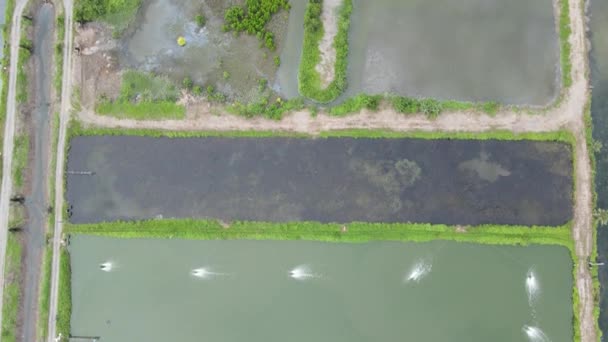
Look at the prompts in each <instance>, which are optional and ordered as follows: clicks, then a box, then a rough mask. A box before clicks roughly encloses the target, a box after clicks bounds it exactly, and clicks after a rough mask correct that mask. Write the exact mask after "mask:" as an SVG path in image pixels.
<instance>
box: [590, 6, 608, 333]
mask: <svg viewBox="0 0 608 342" xmlns="http://www.w3.org/2000/svg"><path fill="white" fill-rule="evenodd" d="M589 14H590V16H591V20H590V38H591V46H592V48H591V51H590V59H591V83H592V85H593V92H592V99H591V100H592V101H591V115H592V117H593V138H594V139H595V140H597V141H600V142H601V143H602V144H603V145H604V147H603V149H602V151H601V152H600V153H596V154H595V158H596V163H597V165H596V177H595V186H596V191H597V194H598V196H597V205H598V207H600V208H608V198H607V194H608V154H607V153H606V151H607V149H608V1H607V0H592V1H591V5H590V11H589ZM607 229H608V228H607V227H606V226H600V227H598V231H597V235H598V237H597V244H598V253H599V260H598V261H600V262H605V263H608V230H607ZM599 277H600V283H601V287H602V290H601V298H600V328H601V329H602V331H603V333H604V340H605V339H606V336H608V291H607V286H608V269H607V268H606V266H603V267H600V268H599Z"/></svg>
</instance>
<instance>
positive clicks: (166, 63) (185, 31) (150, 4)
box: [120, 0, 289, 100]
mask: <svg viewBox="0 0 608 342" xmlns="http://www.w3.org/2000/svg"><path fill="white" fill-rule="evenodd" d="M236 2H237V1H223V2H222V1H213V0H208V1H200V0H184V1H177V0H146V1H145V2H144V5H143V7H142V10H140V13H139V14H138V18H137V20H136V23H135V24H134V26H133V27H132V28H131V30H130V31H129V32H128V33H127V34H126V36H125V37H124V38H123V39H122V48H121V54H120V60H121V64H122V66H123V67H125V68H129V67H130V68H137V69H140V70H145V71H155V72H157V73H160V74H163V75H168V76H169V77H170V78H172V79H173V80H174V81H175V82H176V83H178V84H180V85H181V82H182V80H183V79H184V78H185V77H186V76H188V77H190V78H191V79H192V80H193V81H194V83H195V84H198V85H201V86H207V85H213V86H214V87H216V89H217V90H219V91H221V92H222V93H224V94H226V95H228V96H229V97H230V98H232V99H240V100H253V99H255V98H257V96H258V95H259V94H258V82H259V80H260V79H266V80H268V81H269V84H273V82H274V79H275V73H276V68H277V67H276V66H275V65H274V60H273V57H274V56H275V55H278V54H279V53H280V51H281V50H282V46H283V37H284V36H285V27H286V26H287V20H288V17H289V13H288V12H286V11H280V12H279V13H277V14H276V15H275V16H274V18H273V20H272V21H271V22H270V23H269V28H270V29H271V31H272V32H274V33H275V36H276V39H275V41H276V44H277V50H276V51H274V52H273V51H270V50H268V49H266V48H260V46H259V44H260V43H259V41H258V39H257V38H256V37H254V36H249V35H247V34H244V33H243V34H240V35H239V36H235V35H233V33H232V32H223V31H222V26H223V24H224V12H225V9H227V8H228V7H229V6H230V5H231V4H232V3H236ZM199 13H202V14H204V16H205V17H206V19H207V22H206V24H205V26H204V27H203V28H199V27H198V26H197V24H196V23H195V21H194V18H195V16H196V15H197V14H199ZM179 36H184V37H185V39H186V46H185V47H179V46H178V45H177V38H178V37H179ZM225 72H226V73H227V74H226V73H225Z"/></svg>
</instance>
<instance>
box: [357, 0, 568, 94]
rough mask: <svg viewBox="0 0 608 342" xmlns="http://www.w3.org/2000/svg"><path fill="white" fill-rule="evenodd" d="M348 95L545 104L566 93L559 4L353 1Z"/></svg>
mask: <svg viewBox="0 0 608 342" xmlns="http://www.w3.org/2000/svg"><path fill="white" fill-rule="evenodd" d="M353 6H354V7H353V12H352V18H351V30H350V39H349V44H350V46H349V60H348V62H349V65H348V82H349V87H348V89H347V95H346V96H350V95H353V94H357V93H360V92H366V93H372V94H378V93H384V92H392V93H397V94H400V95H407V96H421V97H434V98H440V99H456V100H472V101H500V102H504V103H508V104H533V105H544V104H547V103H549V102H550V101H551V100H552V99H553V98H554V97H555V95H556V94H557V93H558V79H559V64H558V63H559V46H558V39H557V32H556V22H555V17H554V14H553V4H552V0H534V1H530V0H510V1H504V0H462V1H450V0H431V1H429V0H406V1H403V0H376V1H367V0H353Z"/></svg>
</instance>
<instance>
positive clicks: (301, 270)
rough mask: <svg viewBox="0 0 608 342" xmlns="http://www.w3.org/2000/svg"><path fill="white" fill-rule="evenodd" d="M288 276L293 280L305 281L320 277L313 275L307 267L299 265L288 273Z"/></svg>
mask: <svg viewBox="0 0 608 342" xmlns="http://www.w3.org/2000/svg"><path fill="white" fill-rule="evenodd" d="M289 276H290V277H291V278H293V279H295V280H306V279H311V278H320V277H321V275H319V274H315V273H313V271H312V269H311V267H310V266H308V265H299V266H296V267H294V268H293V269H291V270H290V271H289Z"/></svg>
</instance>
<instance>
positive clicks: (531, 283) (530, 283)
mask: <svg viewBox="0 0 608 342" xmlns="http://www.w3.org/2000/svg"><path fill="white" fill-rule="evenodd" d="M526 293H527V295H528V304H529V305H530V306H532V305H533V304H534V301H535V300H536V298H538V296H539V294H540V284H539V282H538V277H537V276H536V273H535V272H534V270H533V269H529V270H528V273H527V274H526Z"/></svg>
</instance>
